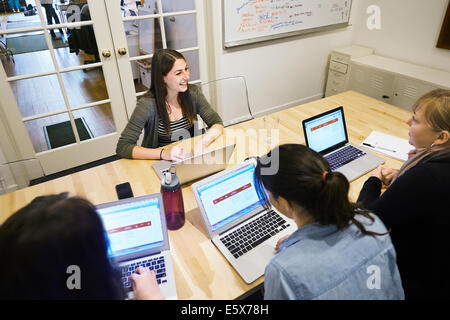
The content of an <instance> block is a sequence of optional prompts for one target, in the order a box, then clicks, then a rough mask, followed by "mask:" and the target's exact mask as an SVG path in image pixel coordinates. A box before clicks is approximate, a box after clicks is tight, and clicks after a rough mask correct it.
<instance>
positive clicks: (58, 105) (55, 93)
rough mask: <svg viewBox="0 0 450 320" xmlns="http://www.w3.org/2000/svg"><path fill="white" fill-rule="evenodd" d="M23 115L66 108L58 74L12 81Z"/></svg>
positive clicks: (28, 115)
mask: <svg viewBox="0 0 450 320" xmlns="http://www.w3.org/2000/svg"><path fill="white" fill-rule="evenodd" d="M10 85H11V88H12V90H13V92H14V96H15V97H16V100H17V104H18V105H19V110H20V112H21V114H22V116H23V117H31V116H36V115H39V114H43V113H48V112H54V111H60V110H64V109H66V105H65V103H64V99H63V95H62V92H61V89H60V86H59V82H58V78H57V77H56V75H48V76H43V77H36V78H30V79H24V80H17V81H12V82H10Z"/></svg>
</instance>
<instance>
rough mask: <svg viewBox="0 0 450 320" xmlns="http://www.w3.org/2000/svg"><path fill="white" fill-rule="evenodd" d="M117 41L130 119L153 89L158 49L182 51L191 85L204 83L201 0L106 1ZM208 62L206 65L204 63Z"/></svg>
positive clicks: (115, 45)
mask: <svg viewBox="0 0 450 320" xmlns="http://www.w3.org/2000/svg"><path fill="white" fill-rule="evenodd" d="M105 3H106V7H107V11H108V16H109V19H110V21H117V17H120V19H121V23H114V24H112V25H111V31H112V33H113V34H114V37H113V41H114V47H115V49H116V52H117V53H118V54H119V56H118V59H117V65H118V68H119V70H120V74H121V79H122V88H123V90H124V97H125V103H126V108H127V112H128V116H130V115H131V113H132V112H133V110H134V108H135V105H136V99H137V98H138V97H140V96H141V95H143V94H145V92H147V90H148V89H149V88H150V70H151V59H152V56H153V53H154V52H155V50H157V49H160V48H171V49H175V50H177V51H179V52H181V53H182V54H183V55H184V56H185V58H186V60H187V64H188V66H189V68H190V71H191V79H190V81H189V83H191V84H196V83H200V82H201V80H200V79H201V78H202V77H201V70H206V67H205V66H203V64H202V61H205V59H202V58H201V57H204V55H203V49H202V48H203V46H201V45H199V43H203V42H202V41H199V38H202V37H201V36H199V35H202V31H203V29H204V28H203V26H202V24H201V22H200V20H201V19H199V17H200V16H201V14H200V12H201V11H202V9H203V8H202V5H203V3H202V1H199V0H141V1H135V0H105ZM203 63H204V62H203Z"/></svg>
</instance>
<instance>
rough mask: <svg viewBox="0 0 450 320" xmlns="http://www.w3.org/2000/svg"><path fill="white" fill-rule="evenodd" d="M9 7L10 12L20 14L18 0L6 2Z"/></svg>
mask: <svg viewBox="0 0 450 320" xmlns="http://www.w3.org/2000/svg"><path fill="white" fill-rule="evenodd" d="M8 3H9V7H10V8H11V11H12V12H20V2H19V0H8Z"/></svg>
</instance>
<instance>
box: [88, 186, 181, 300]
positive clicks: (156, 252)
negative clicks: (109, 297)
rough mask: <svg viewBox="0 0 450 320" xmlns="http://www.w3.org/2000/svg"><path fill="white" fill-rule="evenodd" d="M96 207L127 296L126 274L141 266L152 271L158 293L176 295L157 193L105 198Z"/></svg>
mask: <svg viewBox="0 0 450 320" xmlns="http://www.w3.org/2000/svg"><path fill="white" fill-rule="evenodd" d="M96 208H97V213H98V214H99V215H100V217H101V219H102V221H103V226H104V228H105V231H106V235H107V237H108V240H109V248H108V256H109V257H110V259H112V260H113V261H114V262H115V263H116V264H118V266H119V268H120V269H121V271H122V282H123V285H124V288H125V291H126V293H127V296H128V298H129V299H133V298H134V293H133V284H132V281H131V279H130V278H129V276H130V275H131V274H132V273H133V272H134V270H135V269H137V268H138V267H139V266H144V267H148V268H150V269H151V270H153V271H155V273H156V278H157V281H158V284H159V287H160V289H161V293H162V295H163V296H164V297H165V298H166V299H177V290H176V285H175V277H174V273H173V263H172V257H171V255H170V251H169V249H170V247H169V238H168V234H167V228H166V219H165V215H164V204H163V200H162V196H161V194H160V193H155V194H150V195H146V196H142V197H135V198H127V199H123V200H119V201H114V202H108V203H104V204H100V205H98V206H96Z"/></svg>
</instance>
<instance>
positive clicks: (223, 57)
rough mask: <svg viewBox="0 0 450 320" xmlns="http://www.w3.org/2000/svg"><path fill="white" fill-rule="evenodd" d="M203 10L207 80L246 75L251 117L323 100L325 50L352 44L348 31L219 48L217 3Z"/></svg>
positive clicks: (220, 24)
mask: <svg viewBox="0 0 450 320" xmlns="http://www.w3.org/2000/svg"><path fill="white" fill-rule="evenodd" d="M206 11H207V15H209V16H208V18H209V20H208V21H206V27H207V41H208V42H209V43H210V45H211V47H210V48H209V53H208V55H209V58H210V59H212V68H211V69H212V70H213V71H212V74H210V78H211V80H213V79H220V78H225V77H230V76H239V75H243V76H245V78H246V81H247V87H248V91H249V100H250V105H251V107H252V111H253V113H254V114H256V115H258V113H261V112H267V111H275V110H277V109H279V108H284V107H291V106H295V105H298V104H301V103H303V102H307V101H309V100H314V99H318V98H322V97H323V93H324V86H325V77H326V69H327V62H328V55H329V53H330V51H331V50H333V49H334V48H336V47H342V46H346V45H349V44H350V43H351V41H352V30H351V29H352V27H348V28H343V29H337V30H333V31H328V32H320V33H314V34H308V35H304V36H294V37H290V38H284V39H279V40H271V41H267V42H260V43H257V44H253V45H246V46H240V47H236V48H233V49H228V50H224V49H223V47H222V8H221V1H207V6H206ZM269 109H270V110H269Z"/></svg>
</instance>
